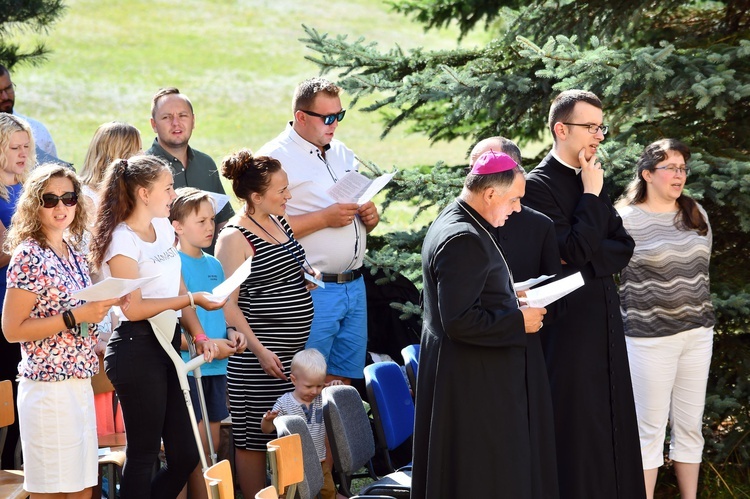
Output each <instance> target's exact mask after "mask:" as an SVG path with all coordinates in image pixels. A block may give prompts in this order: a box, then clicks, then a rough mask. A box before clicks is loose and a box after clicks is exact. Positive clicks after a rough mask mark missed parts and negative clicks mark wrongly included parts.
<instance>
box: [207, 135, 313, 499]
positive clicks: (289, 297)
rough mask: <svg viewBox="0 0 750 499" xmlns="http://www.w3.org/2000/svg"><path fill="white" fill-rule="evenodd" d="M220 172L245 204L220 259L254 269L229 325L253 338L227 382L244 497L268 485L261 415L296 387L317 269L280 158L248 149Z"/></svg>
mask: <svg viewBox="0 0 750 499" xmlns="http://www.w3.org/2000/svg"><path fill="white" fill-rule="evenodd" d="M221 172H222V175H224V176H225V177H226V178H228V179H230V180H231V181H232V188H233V190H234V193H235V195H236V196H237V197H238V198H239V199H240V200H241V201H244V203H245V208H244V209H243V210H242V213H240V214H238V215H235V216H234V217H233V218H232V219H231V220H229V222H228V223H227V225H226V226H225V227H224V229H223V230H222V231H221V233H220V234H219V238H218V241H217V244H216V257H217V258H218V259H219V261H220V262H221V264H222V266H223V267H224V272H225V274H226V275H231V274H232V273H233V272H234V271H235V270H236V269H237V268H238V267H239V266H240V265H242V263H243V262H244V261H245V260H247V259H248V258H252V259H253V264H252V273H251V274H250V276H249V277H248V278H247V280H246V281H245V282H244V283H243V284H242V285H241V286H240V288H239V290H237V291H235V292H234V293H233V294H232V296H231V297H230V298H229V301H228V302H227V304H226V306H225V308H224V313H225V316H226V320H227V323H228V324H229V326H231V327H234V328H236V329H237V330H238V331H239V332H241V333H243V334H244V335H245V336H246V337H247V344H248V349H247V350H246V351H245V352H244V353H243V354H240V355H234V356H232V357H230V359H229V366H228V368H227V381H228V392H229V405H230V413H231V415H232V435H233V437H234V444H235V447H236V449H235V450H236V459H235V462H236V467H237V476H238V477H239V483H240V488H241V489H242V494H243V496H244V497H255V494H256V493H257V492H258V491H259V490H260V489H262V488H263V487H265V480H266V472H265V470H266V466H265V463H266V455H265V452H266V442H268V441H269V440H271V436H269V435H265V434H264V433H263V432H262V431H261V428H260V424H261V420H262V418H263V414H264V413H265V412H266V411H268V410H269V409H270V408H271V407H273V404H274V402H275V401H276V399H277V398H278V397H280V396H281V395H283V394H284V393H286V392H288V391H291V390H292V389H293V386H292V384H291V382H290V381H289V379H288V377H287V374H288V373H289V368H290V366H291V362H292V357H293V356H294V354H295V353H296V352H297V351H299V350H301V349H303V348H304V347H305V342H306V341H307V337H308V336H309V334H310V324H311V323H312V317H313V304H312V299H311V297H310V292H309V289H308V286H307V285H306V281H305V279H304V273H305V272H312V273H314V271H313V270H312V269H311V268H310V266H309V264H307V263H306V261H305V251H304V250H303V249H302V246H301V245H300V244H299V243H298V242H297V241H296V240H295V239H294V235H293V233H292V230H291V228H290V227H289V224H288V223H287V221H286V220H285V219H284V213H285V211H286V202H287V200H288V199H290V198H291V194H289V189H288V184H289V182H288V179H287V175H286V172H284V170H283V169H282V168H281V163H279V162H278V161H277V160H275V159H273V158H269V157H266V156H259V157H253V155H252V153H251V152H250V151H249V150H247V149H243V150H241V151H239V152H237V153H235V154H233V155H230V156H228V157H226V158H225V159H224V161H223V162H222V166H221Z"/></svg>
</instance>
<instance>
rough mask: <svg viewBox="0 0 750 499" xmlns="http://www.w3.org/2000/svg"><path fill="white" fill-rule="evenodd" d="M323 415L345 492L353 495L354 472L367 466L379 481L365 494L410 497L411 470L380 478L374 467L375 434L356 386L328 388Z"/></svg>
mask: <svg viewBox="0 0 750 499" xmlns="http://www.w3.org/2000/svg"><path fill="white" fill-rule="evenodd" d="M323 418H324V420H325V425H326V434H327V436H328V441H329V443H330V444H331V454H333V463H334V466H335V468H336V472H337V473H338V475H339V481H340V487H341V489H342V493H343V494H344V495H346V496H347V497H351V496H352V492H351V479H352V475H353V474H354V473H356V472H357V471H359V470H360V469H361V468H362V467H363V466H366V467H367V470H368V474H369V476H370V477H371V478H374V479H376V480H375V482H373V483H371V484H368V485H367V486H366V487H365V488H364V489H363V490H362V492H361V494H362V495H369V494H386V495H389V496H393V497H396V498H406V499H408V498H409V493H410V491H411V472H410V471H397V472H395V473H390V474H388V475H386V476H384V477H378V476H377V475H376V474H375V471H374V470H373V468H372V462H371V459H372V457H373V456H374V455H375V439H374V438H373V436H372V428H371V427H370V418H368V417H367V413H366V412H365V408H364V406H363V405H362V399H361V398H360V396H359V392H357V389H356V388H354V387H352V386H348V385H335V386H329V387H327V388H324V389H323Z"/></svg>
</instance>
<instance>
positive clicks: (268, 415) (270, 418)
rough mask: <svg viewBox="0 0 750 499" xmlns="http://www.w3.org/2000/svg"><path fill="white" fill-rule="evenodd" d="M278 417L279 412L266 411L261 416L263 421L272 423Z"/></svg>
mask: <svg viewBox="0 0 750 499" xmlns="http://www.w3.org/2000/svg"><path fill="white" fill-rule="evenodd" d="M278 415H279V411H266V413H265V414H264V415H263V419H265V420H266V421H273V420H274V419H276V416H278Z"/></svg>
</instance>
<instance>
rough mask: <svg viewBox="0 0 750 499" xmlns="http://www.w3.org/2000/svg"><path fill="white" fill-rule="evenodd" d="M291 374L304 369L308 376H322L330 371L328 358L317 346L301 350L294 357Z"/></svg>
mask: <svg viewBox="0 0 750 499" xmlns="http://www.w3.org/2000/svg"><path fill="white" fill-rule="evenodd" d="M290 371H291V374H295V372H299V371H302V372H303V373H305V374H306V375H308V376H316V377H322V376H325V375H326V373H327V372H328V366H327V365H326V358H325V357H323V354H322V353H320V352H319V351H318V350H316V349H315V348H307V349H305V350H300V351H299V352H297V353H295V354H294V357H292V366H291V369H290Z"/></svg>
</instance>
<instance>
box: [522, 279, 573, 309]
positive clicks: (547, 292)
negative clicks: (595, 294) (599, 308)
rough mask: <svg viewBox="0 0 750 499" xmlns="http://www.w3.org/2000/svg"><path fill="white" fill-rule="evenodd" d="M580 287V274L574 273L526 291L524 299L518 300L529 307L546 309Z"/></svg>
mask: <svg viewBox="0 0 750 499" xmlns="http://www.w3.org/2000/svg"><path fill="white" fill-rule="evenodd" d="M581 286H583V277H582V276H581V273H580V272H576V273H575V274H573V275H569V276H568V277H566V278H564V279H560V280H559V281H555V282H552V283H550V284H546V285H544V286H540V287H538V288H534V289H530V290H528V291H526V298H520V300H521V301H522V302H524V303H525V304H526V305H528V306H530V307H546V306H547V305H549V304H550V303H552V302H553V301H556V300H559V299H560V298H562V297H563V296H565V295H567V294H568V293H570V292H572V291H575V290H576V289H578V288H580V287H581Z"/></svg>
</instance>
